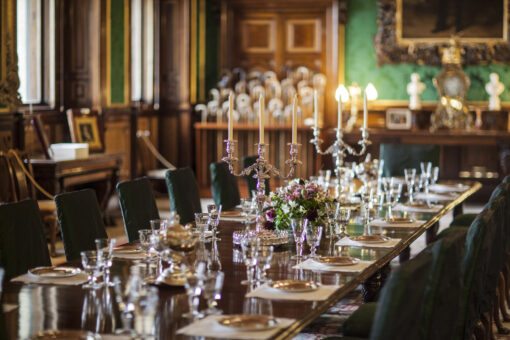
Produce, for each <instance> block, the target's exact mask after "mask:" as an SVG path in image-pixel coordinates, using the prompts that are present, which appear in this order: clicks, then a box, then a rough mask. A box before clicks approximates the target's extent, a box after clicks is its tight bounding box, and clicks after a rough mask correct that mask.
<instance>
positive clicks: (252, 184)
mask: <svg viewBox="0 0 510 340" xmlns="http://www.w3.org/2000/svg"><path fill="white" fill-rule="evenodd" d="M258 157H259V156H245V157H243V168H247V167H249V166H251V165H252V164H254V163H255V162H256V161H257V158H258ZM254 174H255V172H253V171H252V173H251V174H249V175H248V176H245V178H246V183H247V184H248V192H249V194H250V197H251V196H252V194H251V193H252V191H253V190H257V179H256V178H253V175H254ZM265 183H266V189H265V190H266V195H269V193H270V192H271V188H270V186H269V183H270V182H269V178H268V179H266V181H265Z"/></svg>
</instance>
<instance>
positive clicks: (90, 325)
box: [81, 290, 104, 335]
mask: <svg viewBox="0 0 510 340" xmlns="http://www.w3.org/2000/svg"><path fill="white" fill-rule="evenodd" d="M97 292H98V291H97V290H89V291H88V292H87V293H86V294H85V296H84V298H83V305H82V310H81V329H83V330H88V331H92V332H94V334H95V335H97V334H99V333H100V332H101V331H102V328H103V327H102V322H101V321H102V320H103V316H104V310H103V308H102V307H103V304H102V301H101V299H100V295H98V293H97Z"/></svg>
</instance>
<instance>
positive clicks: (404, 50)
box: [375, 0, 510, 65]
mask: <svg viewBox="0 0 510 340" xmlns="http://www.w3.org/2000/svg"><path fill="white" fill-rule="evenodd" d="M488 1H489V2H491V3H486V2H483V1H478V0H466V1H454V0H446V1H441V0H439V1H425V2H423V1H422V2H419V1H413V0H379V1H378V3H377V6H378V14H377V15H378V22H379V27H378V31H377V34H376V37H375V49H376V54H377V61H378V64H379V65H382V64H386V63H390V64H393V63H418V64H426V65H440V64H441V50H442V47H444V46H446V45H448V41H449V40H450V38H451V37H452V36H456V37H457V38H458V39H459V41H460V43H461V45H462V47H463V49H464V54H463V63H464V64H465V65H476V64H485V63H488V62H506V61H507V60H509V58H510V44H509V40H508V38H509V15H508V13H509V0H488ZM498 9H499V10H498Z"/></svg>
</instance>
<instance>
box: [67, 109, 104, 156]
mask: <svg viewBox="0 0 510 340" xmlns="http://www.w3.org/2000/svg"><path fill="white" fill-rule="evenodd" d="M67 121H68V124H69V132H70V135H71V140H72V142H73V143H87V144H88V145H89V150H90V151H92V152H102V151H103V150H104V142H103V139H104V138H103V133H102V121H101V117H100V116H99V114H98V112H97V111H95V110H88V109H82V110H79V109H69V110H67Z"/></svg>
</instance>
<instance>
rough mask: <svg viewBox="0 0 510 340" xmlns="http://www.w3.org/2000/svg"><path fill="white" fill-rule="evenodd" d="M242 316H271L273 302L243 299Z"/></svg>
mask: <svg viewBox="0 0 510 340" xmlns="http://www.w3.org/2000/svg"><path fill="white" fill-rule="evenodd" d="M243 314H248V315H254V314H255V315H269V316H272V315H273V301H272V300H269V299H260V298H254V297H250V298H245V299H244V302H243Z"/></svg>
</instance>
